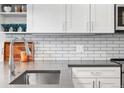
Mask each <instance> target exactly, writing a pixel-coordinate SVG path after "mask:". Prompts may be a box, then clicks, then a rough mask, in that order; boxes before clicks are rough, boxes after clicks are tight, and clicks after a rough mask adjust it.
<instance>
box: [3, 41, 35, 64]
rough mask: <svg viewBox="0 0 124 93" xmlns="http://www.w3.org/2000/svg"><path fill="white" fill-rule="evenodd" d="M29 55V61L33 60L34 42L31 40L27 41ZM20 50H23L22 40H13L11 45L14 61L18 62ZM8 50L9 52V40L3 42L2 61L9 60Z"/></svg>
mask: <svg viewBox="0 0 124 93" xmlns="http://www.w3.org/2000/svg"><path fill="white" fill-rule="evenodd" d="M28 46H29V49H30V51H31V55H30V56H29V62H32V61H34V44H33V42H28ZM21 51H25V46H24V42H15V43H14V45H13V56H14V61H15V62H20V60H21ZM9 52H10V42H4V62H8V61H9Z"/></svg>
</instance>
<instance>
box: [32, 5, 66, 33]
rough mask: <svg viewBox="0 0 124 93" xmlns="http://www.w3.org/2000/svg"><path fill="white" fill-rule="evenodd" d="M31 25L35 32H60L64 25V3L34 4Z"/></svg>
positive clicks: (62, 30)
mask: <svg viewBox="0 0 124 93" xmlns="http://www.w3.org/2000/svg"><path fill="white" fill-rule="evenodd" d="M32 9H33V11H32V20H33V21H32V26H33V32H34V33H35V32H36V33H37V32H38V33H62V32H64V27H65V5H62V4H34V5H33V7H32Z"/></svg>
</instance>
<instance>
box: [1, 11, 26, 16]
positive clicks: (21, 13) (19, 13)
mask: <svg viewBox="0 0 124 93" xmlns="http://www.w3.org/2000/svg"><path fill="white" fill-rule="evenodd" d="M0 15H4V16H6V17H9V16H16V17H26V15H27V13H26V12H0Z"/></svg>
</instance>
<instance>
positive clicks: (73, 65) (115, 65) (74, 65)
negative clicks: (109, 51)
mask: <svg viewBox="0 0 124 93" xmlns="http://www.w3.org/2000/svg"><path fill="white" fill-rule="evenodd" d="M120 65H121V64H68V67H120Z"/></svg>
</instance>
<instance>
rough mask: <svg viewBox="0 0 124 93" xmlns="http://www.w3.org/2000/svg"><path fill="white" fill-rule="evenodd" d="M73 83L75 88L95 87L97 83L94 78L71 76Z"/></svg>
mask: <svg viewBox="0 0 124 93" xmlns="http://www.w3.org/2000/svg"><path fill="white" fill-rule="evenodd" d="M73 83H74V87H75V88H95V87H96V84H97V83H96V79H95V78H73Z"/></svg>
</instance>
